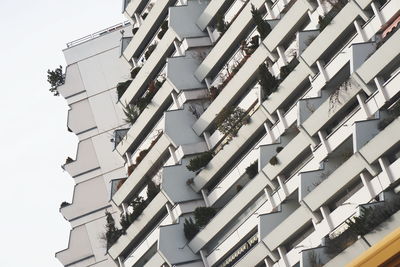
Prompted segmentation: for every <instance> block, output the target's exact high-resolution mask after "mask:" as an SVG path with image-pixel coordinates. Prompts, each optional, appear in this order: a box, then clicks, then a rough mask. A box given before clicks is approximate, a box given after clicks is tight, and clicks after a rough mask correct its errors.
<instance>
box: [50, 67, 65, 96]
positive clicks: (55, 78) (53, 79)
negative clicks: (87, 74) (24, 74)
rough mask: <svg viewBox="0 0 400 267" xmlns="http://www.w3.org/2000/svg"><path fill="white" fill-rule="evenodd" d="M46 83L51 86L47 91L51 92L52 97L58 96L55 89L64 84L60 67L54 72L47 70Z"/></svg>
mask: <svg viewBox="0 0 400 267" xmlns="http://www.w3.org/2000/svg"><path fill="white" fill-rule="evenodd" d="M47 82H48V83H49V84H50V85H51V88H50V89H49V91H50V92H52V93H53V95H54V96H58V95H59V94H60V93H59V92H58V89H57V88H58V86H60V85H63V84H64V83H65V76H64V74H63V71H62V66H61V65H60V67H58V68H56V69H55V70H47Z"/></svg>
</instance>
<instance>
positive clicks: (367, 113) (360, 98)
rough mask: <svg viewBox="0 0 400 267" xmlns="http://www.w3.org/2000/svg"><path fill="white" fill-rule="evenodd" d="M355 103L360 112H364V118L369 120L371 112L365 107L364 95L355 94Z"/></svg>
mask: <svg viewBox="0 0 400 267" xmlns="http://www.w3.org/2000/svg"><path fill="white" fill-rule="evenodd" d="M356 97H357V101H358V104H359V105H360V107H361V110H362V111H363V112H364V114H365V118H366V119H368V118H371V112H370V111H369V108H368V107H367V105H366V104H365V99H366V98H365V96H364V95H360V94H357V96H356Z"/></svg>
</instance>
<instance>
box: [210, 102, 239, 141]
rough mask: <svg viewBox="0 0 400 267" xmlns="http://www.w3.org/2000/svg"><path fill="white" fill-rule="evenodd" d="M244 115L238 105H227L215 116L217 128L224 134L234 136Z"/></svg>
mask: <svg viewBox="0 0 400 267" xmlns="http://www.w3.org/2000/svg"><path fill="white" fill-rule="evenodd" d="M245 115H246V112H245V110H244V109H242V108H239V107H233V106H227V107H225V108H224V109H223V110H222V111H221V112H220V113H219V114H218V115H217V117H216V118H215V124H216V126H217V128H218V130H219V131H220V132H221V133H223V134H224V135H228V136H231V137H232V136H236V135H237V132H238V131H239V129H240V128H241V127H242V125H243V119H244V117H245Z"/></svg>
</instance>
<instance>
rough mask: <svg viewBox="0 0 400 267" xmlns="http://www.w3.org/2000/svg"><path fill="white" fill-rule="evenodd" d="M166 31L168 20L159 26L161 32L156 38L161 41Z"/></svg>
mask: <svg viewBox="0 0 400 267" xmlns="http://www.w3.org/2000/svg"><path fill="white" fill-rule="evenodd" d="M167 31H168V20H164V22H163V23H162V24H161V30H160V31H159V32H158V34H157V38H158V39H160V40H161V39H162V38H163V37H164V34H165V33H166V32H167Z"/></svg>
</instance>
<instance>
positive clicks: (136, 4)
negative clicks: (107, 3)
mask: <svg viewBox="0 0 400 267" xmlns="http://www.w3.org/2000/svg"><path fill="white" fill-rule="evenodd" d="M124 1H125V3H124V10H123V13H124V15H125V16H126V17H127V18H129V19H130V20H131V21H132V22H133V18H134V15H135V13H141V12H142V11H143V10H144V9H145V7H146V6H147V4H148V2H150V0H137V1H135V0H124Z"/></svg>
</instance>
